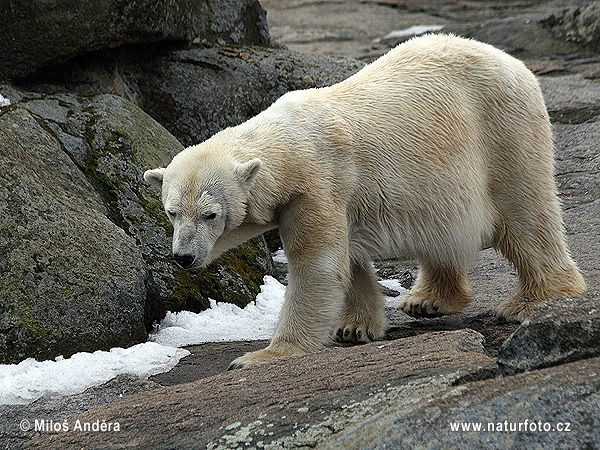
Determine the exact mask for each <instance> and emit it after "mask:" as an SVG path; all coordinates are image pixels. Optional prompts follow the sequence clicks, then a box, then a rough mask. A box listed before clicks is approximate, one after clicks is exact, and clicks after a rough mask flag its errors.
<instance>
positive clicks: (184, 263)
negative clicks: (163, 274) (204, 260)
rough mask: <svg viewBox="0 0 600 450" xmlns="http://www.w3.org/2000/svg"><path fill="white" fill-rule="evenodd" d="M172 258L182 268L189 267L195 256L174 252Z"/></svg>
mask: <svg viewBox="0 0 600 450" xmlns="http://www.w3.org/2000/svg"><path fill="white" fill-rule="evenodd" d="M173 259H174V260H175V262H176V263H177V264H179V265H180V266H181V267H183V268H184V269H189V268H190V266H191V265H192V263H193V262H194V259H195V258H194V256H193V255H181V254H178V253H176V254H174V255H173Z"/></svg>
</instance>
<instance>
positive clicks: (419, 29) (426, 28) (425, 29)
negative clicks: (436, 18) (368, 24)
mask: <svg viewBox="0 0 600 450" xmlns="http://www.w3.org/2000/svg"><path fill="white" fill-rule="evenodd" d="M443 28H444V26H443V25H415V26H412V27H409V28H405V29H403V30H396V31H392V32H390V33H388V34H386V35H385V36H384V37H382V38H377V39H375V40H374V41H373V42H374V43H375V44H377V43H379V42H381V41H385V40H387V39H399V38H403V37H407V36H420V35H422V34H425V33H430V32H434V31H440V30H442V29H443Z"/></svg>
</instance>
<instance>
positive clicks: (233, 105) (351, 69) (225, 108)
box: [27, 45, 364, 146]
mask: <svg viewBox="0 0 600 450" xmlns="http://www.w3.org/2000/svg"><path fill="white" fill-rule="evenodd" d="M363 65H364V63H361V62H359V61H356V60H354V59H352V58H342V57H332V56H322V55H310V54H302V53H297V52H291V51H289V50H284V49H276V48H266V47H238V46H212V47H211V46H206V45H195V46H191V47H190V48H183V49H182V48H176V47H149V46H146V47H137V48H131V47H127V48H121V49H118V50H113V51H105V52H101V53H98V54H94V55H89V56H83V57H80V58H77V59H76V60H74V61H72V62H70V63H67V64H64V65H61V66H59V67H56V68H54V69H52V70H49V71H47V72H46V73H44V75H43V76H40V77H37V78H35V79H30V80H28V84H27V87H28V89H30V90H34V91H43V92H45V93H49V94H54V93H57V92H67V91H71V92H73V91H75V92H79V93H81V94H91V93H97V92H105V93H112V94H116V95H119V96H122V97H123V98H126V99H128V100H130V101H131V102H133V103H135V104H136V105H137V106H139V107H140V108H142V109H143V110H144V111H146V112H147V113H148V114H149V115H150V116H152V117H153V118H154V119H155V120H157V121H158V122H159V123H160V124H161V125H163V126H164V127H165V128H166V129H167V130H169V131H170V132H171V133H172V134H173V135H174V136H175V137H177V139H179V140H180V141H181V142H182V143H183V144H184V145H185V146H189V145H194V144H197V143H199V142H202V141H204V140H206V139H208V138H209V137H210V136H212V135H213V134H215V133H217V132H218V131H220V130H222V129H223V128H226V127H229V126H232V125H237V124H239V123H242V122H244V121H246V120H248V119H249V118H251V117H253V116H255V115H256V114H258V113H259V112H261V111H262V110H264V109H266V108H267V107H268V106H269V105H271V103H273V102H274V101H275V100H277V99H278V98H279V97H280V96H282V95H283V94H285V93H286V92H288V91H292V90H297V89H308V88H313V87H320V86H325V85H330V84H334V83H337V82H339V81H342V80H343V79H345V78H347V77H349V76H350V75H352V74H353V73H355V72H358V70H360V69H361V68H362V67H363Z"/></svg>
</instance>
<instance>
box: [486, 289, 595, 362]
mask: <svg viewBox="0 0 600 450" xmlns="http://www.w3.org/2000/svg"><path fill="white" fill-rule="evenodd" d="M593 356H600V299H599V298H589V297H588V298H570V297H567V298H565V297H557V298H555V299H552V300H549V301H547V302H544V303H543V304H541V305H539V306H538V307H537V308H536V310H535V311H534V313H533V315H532V316H531V317H530V318H529V319H527V320H526V321H525V322H523V323H522V324H521V326H520V327H519V328H518V329H517V330H516V331H515V332H514V333H513V334H512V335H511V336H510V337H509V338H508V339H507V340H506V342H505V343H504V344H503V345H502V347H500V350H499V351H498V364H499V366H500V369H501V371H502V372H503V373H508V374H514V373H518V372H524V371H527V370H534V369H540V368H543V367H548V366H555V365H558V364H564V363H566V362H570V361H576V360H578V359H585V358H590V357H593Z"/></svg>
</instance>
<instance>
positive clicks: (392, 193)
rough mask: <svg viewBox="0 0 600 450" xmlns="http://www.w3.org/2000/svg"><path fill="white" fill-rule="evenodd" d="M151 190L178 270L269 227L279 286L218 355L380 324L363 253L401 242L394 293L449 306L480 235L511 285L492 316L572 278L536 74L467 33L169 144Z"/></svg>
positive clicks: (315, 345) (245, 362)
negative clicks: (258, 327) (283, 268)
mask: <svg viewBox="0 0 600 450" xmlns="http://www.w3.org/2000/svg"><path fill="white" fill-rule="evenodd" d="M144 177H145V179H146V181H148V182H149V183H150V184H152V185H154V186H156V187H157V188H159V189H162V200H163V203H164V207H165V211H166V213H167V215H168V217H169V219H170V220H171V221H172V223H173V227H174V233H173V256H174V258H175V260H176V261H177V262H178V263H179V264H180V265H181V266H183V267H184V268H188V269H189V268H194V267H200V266H203V265H205V264H207V263H209V262H210V261H212V260H213V259H215V258H216V257H217V256H218V255H220V254H221V253H223V252H224V251H226V250H228V249H230V248H233V247H235V246H237V245H239V244H240V243H242V242H244V241H246V240H248V239H250V238H252V237H254V236H257V235H260V234H261V233H263V232H265V231H267V230H271V229H274V228H277V227H279V231H280V235H281V238H282V242H283V246H284V250H285V253H286V255H287V257H288V261H289V285H288V287H287V290H286V294H285V302H284V305H283V308H282V310H281V313H280V316H279V322H278V325H277V328H276V331H275V334H274V336H273V338H272V341H271V343H270V345H269V346H268V347H267V348H266V349H263V350H260V351H257V352H252V353H248V354H246V355H244V356H242V357H240V358H238V359H236V360H235V361H234V362H233V363H232V367H240V366H249V365H253V364H260V363H264V362H266V361H269V360H272V359H276V358H280V357H284V356H290V355H301V354H305V353H308V352H314V351H317V350H319V349H321V348H322V347H323V346H324V345H325V344H326V343H327V342H328V341H330V340H331V339H332V338H334V337H335V335H337V336H338V338H339V339H341V340H354V341H360V342H368V341H372V340H374V339H378V338H381V337H382V336H384V333H385V331H386V327H387V322H386V318H385V316H384V301H383V297H382V294H381V293H380V289H379V286H378V284H377V282H376V278H375V275H374V273H373V269H372V266H371V260H372V258H374V257H375V258H382V257H384V258H385V257H397V258H416V259H418V260H419V262H420V272H419V275H418V278H417V281H416V283H415V285H414V287H413V288H412V289H411V290H410V292H409V293H408V294H407V295H406V296H405V297H404V298H403V299H402V300H400V303H399V304H398V307H399V308H400V309H402V310H403V311H405V312H406V313H408V314H410V315H412V316H415V317H421V316H425V317H431V316H438V315H443V314H452V313H455V312H457V311H460V310H461V309H462V308H464V307H465V305H467V303H468V302H469V300H470V297H469V284H468V281H467V276H466V273H467V268H468V266H469V264H470V263H471V261H472V260H473V259H474V257H475V255H476V253H477V251H478V250H479V249H481V248H483V247H489V246H490V245H491V246H493V247H494V248H496V249H497V250H499V251H500V252H502V254H503V255H504V256H505V257H506V258H508V259H509V260H510V262H512V264H513V265H514V266H515V268H516V270H517V272H518V276H519V280H520V286H519V290H518V292H517V293H516V294H515V295H514V296H513V297H512V298H510V299H509V300H506V301H504V302H503V303H502V304H501V305H500V306H499V309H498V315H499V316H500V317H502V318H504V319H508V320H517V321H519V320H522V319H524V318H525V317H527V315H528V314H529V313H530V312H531V311H532V308H533V306H534V305H535V304H537V303H539V302H541V301H543V300H544V299H547V298H549V297H551V296H554V295H582V294H583V293H584V292H585V290H586V285H585V282H584V280H583V278H582V276H581V274H580V272H579V270H578V268H577V266H576V265H575V263H574V262H573V260H572V259H571V257H570V255H569V251H568V249H567V245H566V241H565V232H564V226H563V222H562V219H561V211H560V207H559V200H558V198H557V195H556V190H555V184H554V180H553V146H552V135H551V129H550V123H549V120H548V114H547V111H546V108H545V105H544V100H543V98H542V94H541V91H540V88H539V85H538V83H537V80H536V78H535V77H534V75H533V74H532V73H531V72H530V71H529V70H528V69H527V68H526V67H525V66H524V65H523V64H522V63H521V62H520V61H518V60H516V59H514V58H513V57H511V56H509V55H507V54H505V53H503V52H502V51H500V50H498V49H496V48H494V47H492V46H490V45H487V44H483V43H480V42H476V41H473V40H467V39H462V38H458V37H455V36H451V35H427V36H424V37H419V38H414V39H412V40H410V41H408V42H406V43H404V44H401V45H399V46H398V47H396V48H395V49H393V50H392V51H390V52H389V53H387V54H386V55H384V56H382V57H381V58H380V59H378V60H377V61H375V62H373V63H372V64H370V65H368V66H366V67H364V68H363V69H362V70H361V71H359V72H358V73H356V74H355V75H353V76H351V77H350V78H348V79H346V80H345V81H342V82H341V83H338V84H335V85H333V86H330V87H325V88H319V89H308V90H302V91H294V92H289V93H287V94H285V95H284V96H282V97H281V98H280V99H279V100H277V101H276V102H275V103H274V104H273V105H272V106H270V107H269V108H268V109H266V110H265V111H263V112H262V113H260V114H258V115H257V116H255V117H254V118H252V119H250V120H248V121H247V122H245V123H242V124H241V125H238V126H235V127H232V128H228V129H225V130H223V131H221V132H219V133H217V134H216V135H214V136H213V137H211V138H210V139H208V140H207V141H205V142H203V143H201V144H199V145H195V146H192V147H189V148H187V149H186V150H184V151H182V152H181V153H179V154H178V155H177V156H175V157H174V158H173V160H172V162H171V163H170V164H169V165H168V167H167V168H159V169H154V170H149V171H147V172H146V173H145V174H144Z"/></svg>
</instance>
